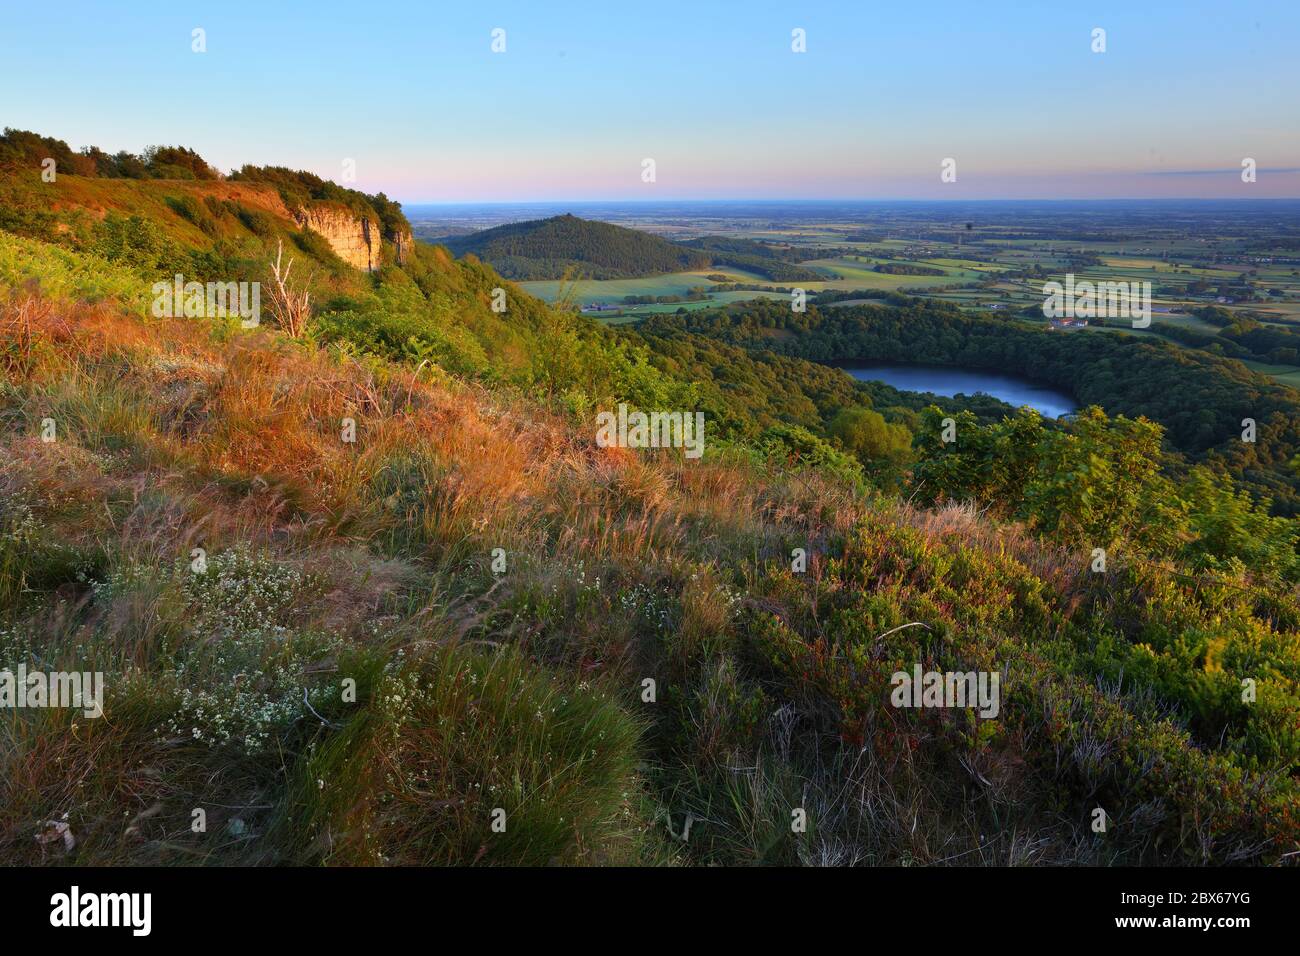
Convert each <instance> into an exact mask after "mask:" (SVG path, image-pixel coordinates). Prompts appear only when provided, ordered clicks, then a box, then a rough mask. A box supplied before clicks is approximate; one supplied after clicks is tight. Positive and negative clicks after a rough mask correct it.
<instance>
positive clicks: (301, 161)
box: [0, 0, 1300, 203]
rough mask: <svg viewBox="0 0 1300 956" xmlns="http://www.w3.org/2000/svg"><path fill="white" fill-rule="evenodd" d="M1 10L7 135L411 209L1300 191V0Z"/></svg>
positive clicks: (76, 3)
mask: <svg viewBox="0 0 1300 956" xmlns="http://www.w3.org/2000/svg"><path fill="white" fill-rule="evenodd" d="M2 22H3V25H2V26H0V125H4V126H12V127H16V128H20V129H31V130H35V131H37V132H40V133H42V134H44V135H50V136H55V137H57V138H60V139H63V140H66V141H67V142H68V143H69V144H71V145H72V146H74V147H78V148H79V147H81V146H85V145H89V144H94V145H98V146H100V147H102V148H104V149H106V150H109V151H110V152H116V151H117V150H120V149H128V150H131V151H133V152H138V151H140V150H141V149H143V148H144V147H145V146H147V145H150V144H179V145H185V146H189V147H191V148H193V149H196V150H198V152H199V153H200V154H201V155H203V156H204V158H206V159H207V160H208V161H209V162H210V163H211V164H213V165H215V166H216V167H217V168H219V169H221V170H223V171H225V170H230V169H233V168H237V167H238V166H240V165H243V164H244V163H253V164H258V165H267V164H269V165H283V166H291V167H294V168H300V169H309V170H311V171H313V172H315V173H318V174H319V175H322V176H325V177H328V178H330V179H334V180H336V181H340V180H343V179H344V169H345V163H346V161H348V160H352V161H353V164H354V168H355V180H354V181H347V182H346V184H347V185H351V186H355V187H356V188H358V189H362V190H364V191H366V192H377V191H381V190H382V191H384V192H385V193H387V194H388V195H389V196H390V197H391V198H395V199H398V200H399V201H402V202H405V203H428V202H507V201H509V202H518V201H564V200H638V199H643V200H677V199H946V198H951V199H998V198H1023V199H1071V198H1159V197H1180V198H1196V197H1219V198H1272V197H1281V196H1286V197H1300V57H1297V56H1296V53H1295V51H1296V48H1297V41H1300V2H1297V0H1283V2H1272V0H1263V2H1251V3H1249V4H1234V3H1222V2H1200V0H1176V2H1166V0H1144V2H1140V3H1138V2H1133V0H1125V2H1121V3H1098V2H1091V3H1074V2H1069V0H1041V2H1040V0H1019V2H998V0H988V2H983V0H981V2H974V0H968V2H961V3H958V2H952V3H950V2H938V0H912V2H898V0H893V2H889V3H879V2H875V0H853V2H839V0H825V2H804V3H792V2H764V0H727V2H722V0H692V2H676V0H653V2H649V3H638V2H623V0H599V2H568V0H528V2H521V3H493V2H489V0H460V2H456V3H444V2H439V0H425V2H405V0H385V2H382V3H362V2H356V0H350V2H333V0H315V2H310V3H299V2H287V0H279V2H273V0H259V2H255V3H245V2H242V0H222V2H216V3H207V2H202V3H199V2H185V0H170V2H145V0H138V2H133V0H119V2H112V3H109V2H81V0H63V2H60V3H57V4H53V3H16V2H14V0H5V10H4V16H3V18H2ZM1098 28H1100V29H1103V30H1105V52H1093V46H1094V42H1095V41H1094V38H1093V34H1094V30H1095V29H1098ZM196 29H201V30H202V31H203V37H204V40H205V43H206V51H205V52H195V51H194V49H193V46H194V43H195V41H194V39H193V36H194V33H193V31H194V30H196ZM796 29H797V30H802V31H804V34H803V35H804V37H805V46H806V52H802V53H797V52H794V51H793V49H792V45H793V43H794V40H793V33H792V31H795V30H796ZM494 30H502V31H504V47H505V48H504V51H503V52H494V50H493V31H494ZM498 36H500V34H498ZM498 45H499V43H498ZM1246 158H1250V159H1253V160H1254V161H1255V164H1256V168H1257V173H1256V181H1255V182H1253V183H1246V182H1242V176H1241V171H1242V162H1243V160H1244V159H1246ZM945 159H952V160H954V161H955V163H954V166H953V167H952V168H953V170H954V171H955V176H956V178H955V181H951V182H944V181H942V179H941V172H942V169H943V165H942V164H943V161H944V160H945ZM646 160H653V162H654V177H653V181H646V175H645V161H646Z"/></svg>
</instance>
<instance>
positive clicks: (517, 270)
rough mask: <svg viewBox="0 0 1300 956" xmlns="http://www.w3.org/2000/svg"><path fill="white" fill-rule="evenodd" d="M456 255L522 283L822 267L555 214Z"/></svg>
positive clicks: (786, 273) (794, 272) (458, 242)
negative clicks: (719, 269)
mask: <svg viewBox="0 0 1300 956" xmlns="http://www.w3.org/2000/svg"><path fill="white" fill-rule="evenodd" d="M444 244H445V245H446V246H447V248H448V249H450V250H451V251H452V252H454V253H455V254H456V255H465V254H466V253H473V254H474V255H475V256H477V257H478V258H480V259H482V260H483V261H485V262H488V263H491V265H492V267H493V268H495V269H496V270H497V271H498V272H500V273H501V274H502V275H503V276H506V277H507V278H510V279H516V280H520V281H524V280H534V279H560V278H563V277H564V275H565V274H566V273H567V272H570V271H572V272H574V273H575V274H577V275H581V276H582V277H583V278H586V279H633V278H638V277H641V276H654V275H663V274H664V273H668V272H683V271H687V270H698V269H707V268H709V267H710V266H723V265H731V266H735V267H736V268H740V269H747V270H749V271H751V272H756V273H758V274H759V275H762V276H765V277H767V278H768V279H771V280H773V281H790V282H796V281H817V280H819V279H824V278H826V277H825V276H824V275H822V274H821V273H819V272H816V271H814V270H812V269H807V268H804V267H802V266H799V265H796V264H795V263H794V262H793V261H792V260H791V258H790V255H791V254H790V253H789V252H788V251H785V250H779V249H777V248H776V247H773V246H769V245H767V244H765V243H761V242H754V241H752V240H748V239H724V238H722V237H717V236H711V237H704V238H702V239H693V240H689V241H687V242H670V241H668V240H667V239H663V238H660V237H659V236H652V235H650V234H649V233H645V232H640V231H638V230H636V229H627V228H624V227H623V226H615V225H612V224H610V223H606V222H596V221H594V220H590V219H579V218H578V217H577V216H572V215H564V216H553V217H552V218H550V219H536V220H532V221H530V222H516V223H510V224H508V225H504V226H497V227H495V228H493V229H485V230H483V231H481V232H475V233H471V234H470V235H467V236H458V237H454V238H450V239H447V240H444Z"/></svg>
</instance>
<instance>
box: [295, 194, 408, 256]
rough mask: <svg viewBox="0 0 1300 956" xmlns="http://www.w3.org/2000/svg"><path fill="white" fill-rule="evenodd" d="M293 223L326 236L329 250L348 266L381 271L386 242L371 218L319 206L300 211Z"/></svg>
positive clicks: (296, 213)
mask: <svg viewBox="0 0 1300 956" xmlns="http://www.w3.org/2000/svg"><path fill="white" fill-rule="evenodd" d="M294 220H295V221H296V222H297V223H298V226H299V227H300V228H309V229H311V230H313V231H314V232H318V233H320V234H321V235H322V236H324V237H325V241H326V242H328V243H329V244H330V248H331V249H333V250H334V252H335V254H336V255H337V256H338V257H339V258H340V259H342V260H343V261H344V262H346V263H347V264H348V265H350V266H355V267H356V268H358V269H365V270H366V271H367V272H375V271H376V270H378V269H379V266H380V247H381V246H382V244H383V242H382V239H381V236H380V228H379V223H377V222H374V221H372V220H371V219H370V218H369V217H368V216H358V215H357V214H356V213H354V212H352V211H351V210H350V209H347V208H346V207H344V206H334V205H326V204H319V205H312V206H309V207H307V208H305V209H299V210H297V211H296V212H295V213H294ZM400 251H401V250H400V247H399V253H400Z"/></svg>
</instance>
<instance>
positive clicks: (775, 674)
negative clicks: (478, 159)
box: [0, 177, 1300, 865]
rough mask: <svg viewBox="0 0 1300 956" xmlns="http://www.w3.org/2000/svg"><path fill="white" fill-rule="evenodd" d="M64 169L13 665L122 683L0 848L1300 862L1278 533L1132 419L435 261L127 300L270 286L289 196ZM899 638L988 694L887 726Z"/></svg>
mask: <svg viewBox="0 0 1300 956" xmlns="http://www.w3.org/2000/svg"><path fill="white" fill-rule="evenodd" d="M64 178H65V177H60V189H67V190H69V192H67V193H63V192H60V193H59V194H58V195H60V196H64V197H68V198H67V200H66V206H63V207H59V208H58V209H57V210H56V211H55V213H54V215H55V219H54V220H50V221H48V222H49V223H50V224H51V229H50V231H49V232H48V233H46V234H45V235H39V236H38V235H33V234H32V233H33V232H36V231H37V230H36V229H35V227H34V226H33V223H34V222H39V221H42V220H40V217H39V216H38V215H37V212H38V210H36V207H34V206H21V207H17V208H19V209H20V210H25V211H23V212H22V217H23V218H21V219H20V220H19V221H18V222H17V223H16V224H15V223H14V220H12V219H11V220H8V222H9V223H10V225H9V226H6V227H5V228H6V230H7V231H0V668H6V667H17V666H18V665H19V664H20V663H21V664H25V665H26V666H27V667H29V668H30V669H38V668H39V669H43V670H73V669H76V670H90V671H102V672H104V674H105V676H106V694H105V700H104V701H103V702H102V703H103V711H104V713H103V716H102V717H100V718H87V717H85V716H84V715H83V714H82V712H81V711H80V710H76V709H67V708H64V709H59V708H22V709H15V710H13V711H11V712H10V713H7V714H5V716H4V719H3V720H0V858H3V859H5V860H7V861H14V862H25V863H46V864H57V863H66V862H76V863H82V864H105V863H127V862H136V863H158V862H162V863H170V864H198V863H261V864H271V863H291V862H298V863H313V864H334V865H344V864H393V865H400V864H419V863H429V864H466V865H469V864H480V865H493V864H519V863H525V864H552V863H553V864H584V865H592V864H611V863H614V864H645V865H668V864H681V865H692V864H697V865H698V864H733V865H734V864H754V863H791V864H794V863H803V864H827V863H830V864H950V863H957V864H975V863H980V864H1008V863H1016V864H1023V863H1098V864H1112V863H1136V862H1144V863H1174V862H1192V863H1200V864H1225V863H1271V862H1277V861H1280V860H1283V859H1294V854H1295V852H1296V851H1297V850H1298V849H1300V816H1298V814H1297V811H1298V810H1300V792H1298V791H1297V784H1296V782H1295V769H1296V762H1297V757H1298V756H1300V735H1298V728H1300V685H1298V683H1297V682H1298V681H1300V634H1298V628H1300V602H1298V601H1297V597H1296V590H1295V583H1296V580H1297V577H1298V576H1300V568H1297V566H1296V564H1295V560H1294V559H1295V554H1296V534H1295V528H1294V522H1293V521H1290V520H1288V519H1285V518H1277V517H1269V516H1268V515H1267V514H1266V513H1265V512H1263V511H1261V510H1260V509H1259V508H1258V507H1257V506H1256V505H1255V504H1253V503H1252V502H1251V501H1250V499H1249V497H1248V496H1239V495H1238V494H1237V493H1236V488H1235V486H1233V485H1231V484H1225V483H1224V482H1226V481H1227V480H1228V479H1227V478H1225V477H1224V476H1223V475H1220V474H1217V473H1216V474H1209V473H1206V474H1202V473H1201V472H1194V473H1192V474H1190V475H1188V474H1185V473H1179V471H1178V469H1177V468H1175V467H1172V463H1171V462H1168V461H1165V460H1164V459H1163V458H1162V457H1161V456H1162V455H1163V454H1164V452H1162V450H1161V444H1162V439H1163V432H1162V430H1161V429H1160V427H1159V426H1158V425H1155V424H1152V423H1150V422H1145V421H1134V420H1130V419H1122V418H1116V419H1111V418H1108V417H1107V416H1106V415H1105V414H1103V413H1102V412H1100V411H1097V410H1093V411H1089V412H1088V413H1087V414H1085V415H1082V416H1080V419H1079V420H1078V421H1077V422H1076V423H1073V424H1066V425H1048V424H1045V423H1043V422H1041V421H1040V420H1038V419H1036V417H1035V416H1025V415H1022V416H1012V417H1008V418H1006V419H1005V420H1002V419H1001V416H999V415H997V414H995V410H993V409H984V410H983V411H984V412H985V414H983V415H981V416H980V417H979V418H976V417H975V416H973V415H969V414H967V413H965V412H964V411H963V410H961V409H960V408H958V407H956V406H953V407H950V408H948V409H945V410H943V412H942V413H941V412H940V411H939V410H933V411H927V410H924V409H916V408H909V407H907V406H906V405H905V404H903V401H904V400H903V399H901V398H899V397H897V396H892V397H891V396H889V395H888V394H887V393H883V392H879V391H870V390H863V389H860V388H858V387H856V386H854V385H853V384H852V383H851V382H848V381H847V378H846V377H845V376H842V375H839V374H838V373H834V372H832V371H831V370H828V369H822V370H821V372H820V375H817V374H814V373H813V372H812V370H811V367H809V366H806V365H805V364H803V361H802V360H801V359H799V358H798V357H797V356H793V355H787V356H777V355H774V354H771V353H770V351H769V350H762V349H754V348H752V347H751V344H752V343H741V342H740V341H738V340H736V341H728V339H732V338H734V337H733V336H731V335H730V334H729V333H727V332H726V330H725V328H721V327H720V328H718V329H714V330H713V332H712V333H708V330H707V329H704V328H696V329H693V330H691V331H689V332H687V331H686V330H682V329H673V328H667V327H665V328H661V329H659V330H657V331H655V330H651V329H649V328H647V329H644V330H642V331H640V332H637V331H632V332H627V333H616V332H613V331H610V330H607V329H603V328H601V327H599V326H598V325H596V324H595V323H593V322H590V321H588V320H586V319H584V318H583V317H581V316H578V315H574V314H572V313H565V312H557V311H554V310H551V309H549V308H547V307H546V306H545V305H544V304H542V303H540V302H538V301H537V300H535V299H532V298H531V297H528V296H526V295H525V294H524V293H522V292H520V291H519V290H518V289H517V288H516V287H514V286H513V285H511V284H510V283H508V282H506V281H505V280H503V279H502V278H501V277H500V276H499V275H497V274H496V273H495V272H494V271H493V270H492V269H491V268H490V267H488V266H486V265H484V264H482V263H480V262H477V261H474V260H472V259H467V260H460V261H457V260H454V259H452V258H451V257H450V256H449V255H448V254H447V253H446V251H445V250H439V249H432V248H424V247H421V248H420V249H418V250H417V252H416V254H415V255H414V256H413V257H412V259H411V261H409V262H408V263H407V264H406V265H404V266H398V265H397V264H395V263H390V264H388V265H386V266H385V268H384V269H383V270H381V271H380V272H379V273H377V274H373V275H367V274H362V273H358V272H356V271H355V270H352V269H350V268H348V267H347V266H344V265H342V264H333V265H331V264H330V263H329V262H328V257H325V256H323V255H319V256H318V255H317V254H316V253H315V252H312V251H309V250H307V249H304V248H302V247H301V246H297V245H296V244H295V249H296V250H297V251H296V255H298V256H300V257H301V259H302V260H303V261H304V263H305V264H307V265H309V266H312V265H314V266H315V267H316V270H315V272H312V271H311V269H310V268H309V269H305V270H303V271H302V273H301V275H302V276H303V279H302V280H301V281H304V282H307V280H308V277H310V282H309V283H308V284H307V285H306V286H305V288H306V289H307V290H308V291H310V292H311V293H312V306H311V315H310V322H309V324H308V327H307V331H306V333H305V334H303V335H302V336H299V337H291V336H289V335H287V334H285V332H284V331H283V330H282V329H279V328H277V327H275V326H274V324H273V323H271V322H270V321H267V322H265V323H263V325H262V326H261V327H259V328H255V329H244V328H241V327H240V325H239V323H238V321H236V320H232V319H212V318H200V319H195V318H189V319H181V318H155V317H154V316H153V315H151V314H150V310H149V300H150V286H151V283H152V281H154V280H155V279H157V278H158V277H159V276H166V275H169V274H170V273H171V271H172V270H173V269H178V268H186V269H188V268H191V267H203V265H204V263H206V264H207V268H208V269H209V270H211V271H209V272H199V273H196V274H198V275H212V276H216V277H225V276H227V275H230V274H232V273H230V272H226V271H223V270H227V269H231V268H232V263H244V264H245V265H244V266H242V267H241V268H243V269H244V270H245V271H244V272H243V273H234V274H235V275H240V274H246V275H249V276H261V277H265V276H266V274H267V269H268V268H269V264H268V257H269V256H272V255H273V251H274V247H275V242H274V241H273V240H274V239H276V238H281V239H282V240H287V241H288V242H294V237H293V230H292V228H291V225H290V223H289V222H288V221H287V220H285V219H284V218H283V216H281V215H279V214H277V212H276V209H275V198H276V197H278V196H279V192H278V190H269V189H268V188H267V187H265V186H260V185H257V184H255V183H244V182H229V181H228V182H224V183H215V184H211V185H209V184H206V183H194V182H188V181H187V182H184V183H182V182H181V181H169V180H158V181H155V182H149V183H141V182H136V181H129V182H128V181H122V184H121V185H120V187H118V188H116V191H111V194H110V193H105V194H103V195H101V196H99V198H98V199H96V201H103V202H107V201H108V200H109V199H110V198H111V199H112V201H113V202H115V203H118V204H119V205H117V206H115V207H114V209H115V211H114V215H116V216H119V217H121V218H122V219H123V221H125V222H130V221H131V219H132V218H134V219H136V220H137V224H136V227H135V229H134V231H125V232H122V231H121V230H119V232H120V235H119V233H114V232H111V231H106V230H105V229H104V226H103V223H104V222H106V221H109V215H108V214H107V213H106V214H105V216H104V218H103V219H99V218H98V216H97V215H96V214H95V213H94V211H93V209H92V206H91V205H90V200H91V198H93V190H98V189H107V188H108V187H106V186H105V185H104V183H105V182H108V181H107V180H90V179H86V180H83V181H78V179H77V177H66V179H67V180H69V182H67V183H66V184H64V183H63V179H64ZM113 182H117V181H113ZM37 185H44V184H39V183H38V184H37ZM0 188H3V189H5V190H8V191H10V193H11V194H25V193H26V192H27V191H29V190H31V189H33V188H34V187H33V185H32V184H31V183H30V182H27V181H23V182H21V183H19V182H4V183H3V186H0ZM200 189H205V190H206V189H215V190H217V192H216V193H213V196H214V198H216V199H218V200H219V201H221V202H224V201H230V202H234V203H239V204H241V205H244V206H246V207H247V208H249V209H252V208H254V206H256V207H257V208H258V209H260V210H263V211H265V213H266V215H267V216H268V217H269V218H270V219H271V220H272V232H271V233H268V234H259V233H257V232H256V231H255V230H246V232H247V234H243V233H240V232H239V231H238V230H240V229H243V228H244V224H243V220H242V219H241V218H240V217H239V216H238V215H237V214H234V215H233V218H232V219H231V220H230V221H226V219H225V217H222V219H221V226H220V228H221V234H220V235H218V236H212V235H210V234H208V233H206V232H204V231H203V230H202V229H197V230H191V229H190V228H189V227H190V226H191V225H192V223H190V222H189V220H187V219H186V218H185V216H184V215H181V214H179V213H177V212H176V211H175V209H174V207H173V205H172V204H170V203H168V202H167V197H168V196H173V195H193V196H195V198H196V199H198V193H196V192H191V191H192V190H200ZM74 190H89V191H91V192H87V193H86V194H85V195H86V198H85V199H84V200H83V199H77V200H75V201H74V198H73V195H74V194H73V192H72V191H74ZM255 197H262V198H261V200H258V201H255ZM199 201H204V202H205V200H199ZM78 225H80V226H84V230H82V231H79V229H78V228H77V226H78ZM60 227H66V228H60ZM227 230H228V232H227ZM114 237H117V238H116V239H115V238H114ZM50 240H53V241H50ZM298 274H299V273H295V275H298ZM497 289H502V290H504V291H505V300H506V309H505V311H496V310H494V309H493V301H494V299H495V298H496V296H495V290H497ZM900 311H902V310H900ZM901 317H902V316H901V315H895V316H894V318H895V319H900V318H901ZM709 321H711V322H716V323H719V324H720V325H722V326H725V325H726V323H724V322H722V321H721V320H720V319H719V318H718V317H717V316H713V317H712V318H711V319H710V320H709ZM757 324H759V323H755V325H757ZM706 333H708V334H706ZM805 373H806V375H807V378H806V379H804V380H801V381H798V382H795V383H790V382H789V381H787V380H788V379H790V378H795V379H802V377H803V376H804V375H805ZM619 401H624V402H628V403H630V404H631V405H632V406H633V407H636V408H642V409H696V408H701V409H705V410H706V412H707V415H708V419H707V420H708V423H709V425H708V427H709V428H710V429H712V430H711V431H709V432H708V441H707V449H706V453H705V455H704V457H703V458H700V459H688V458H685V457H683V456H682V455H681V454H680V453H678V452H675V451H673V450H661V451H638V450H633V449H627V448H603V447H599V446H598V445H597V443H596V441H595V427H594V413H595V412H596V411H597V410H598V409H602V408H608V407H610V406H611V404H612V403H615V402H619ZM939 414H946V415H950V416H952V417H954V418H956V419H957V420H958V428H959V433H960V434H961V435H962V439H961V441H960V442H959V444H958V446H957V447H956V448H955V449H954V448H950V447H949V446H948V445H946V444H944V443H943V442H942V441H941V439H940V438H939V437H938V429H939V427H940V426H939V422H938V421H937V417H938V415H939ZM872 415H874V416H875V417H872ZM876 419H879V421H877V420H876ZM51 423H52V426H53V429H52V431H51V427H50V424H51ZM349 423H350V424H349ZM900 429H901V431H900ZM900 437H901V438H902V439H903V443H902V444H901V445H900V444H899V443H898V439H899V438H900ZM350 439H351V440H350ZM886 465H887V466H888V469H889V470H888V474H886V469H885V466H886ZM1166 466H1169V467H1166ZM989 496H992V497H994V498H996V499H997V500H998V501H1000V502H1002V504H1003V507H1000V508H996V509H994V508H987V507H985V506H984V505H983V504H980V505H976V504H972V503H971V502H983V501H984V499H985V498H986V497H989ZM1093 547H1105V548H1107V550H1108V562H1107V564H1106V567H1105V569H1104V570H1102V571H1098V570H1096V567H1095V556H1094V553H1093V550H1092V549H1093ZM796 549H802V551H803V552H805V554H806V559H807V561H806V566H801V565H799V563H798V561H797V560H792V559H793V558H794V557H795V555H794V552H795V550H796ZM917 665H920V666H921V667H922V668H923V669H926V670H931V669H934V670H962V671H965V670H978V671H983V672H985V673H992V672H996V673H997V674H998V675H1000V680H1001V688H1002V696H1001V707H1000V711H999V714H998V716H997V717H996V718H995V719H987V720H986V719H981V718H979V717H978V716H976V714H975V713H974V712H973V711H971V710H969V709H964V708H943V707H939V708H928V709H926V708H922V709H911V708H899V707H896V706H893V704H892V703H891V693H890V691H891V675H892V674H893V673H894V672H896V671H900V670H901V671H905V672H910V671H911V670H912V668H913V667H914V666H917ZM1243 681H1248V682H1250V686H1251V687H1252V689H1253V692H1252V695H1251V696H1250V699H1249V700H1247V699H1246V696H1245V695H1244V694H1243V692H1242V689H1243ZM648 682H649V683H648ZM1098 808H1101V809H1102V810H1103V811H1104V813H1105V815H1106V818H1107V819H1108V820H1109V821H1110V825H1109V826H1108V828H1107V829H1106V831H1105V832H1104V833H1099V832H1096V831H1095V830H1094V828H1093V826H1092V824H1093V821H1094V820H1095V819H1096V816H1095V812H1096V810H1097V809H1098ZM199 811H201V812H199ZM797 811H803V813H804V814H805V815H806V820H807V826H806V829H803V830H800V829H797V828H794V827H792V825H791V821H792V819H793V818H794V816H796V815H797ZM502 814H503V815H502ZM200 820H201V821H202V826H201V827H199V826H198V823H197V821H200ZM499 820H504V821H505V829H504V830H500V829H499V827H494V823H495V822H497V821H499ZM52 821H62V822H66V823H67V825H68V827H69V828H70V831H71V833H72V834H74V836H75V845H74V846H73V847H72V848H71V849H67V848H66V847H65V844H63V843H62V842H61V841H58V842H42V841H40V840H34V839H33V835H34V834H42V833H45V832H47V830H48V829H49V828H50V827H51V826H52ZM1288 854H1290V855H1291V856H1288Z"/></svg>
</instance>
